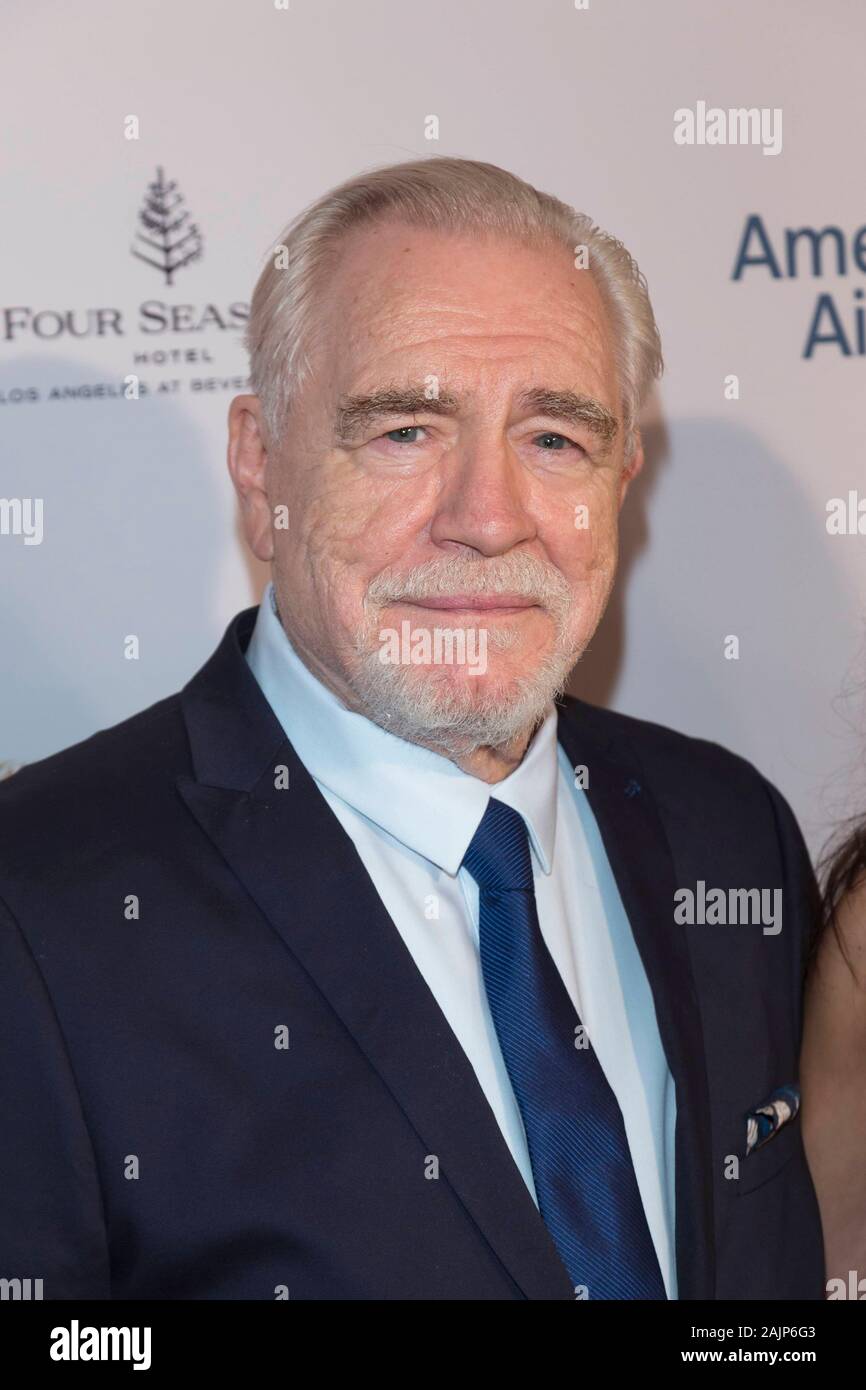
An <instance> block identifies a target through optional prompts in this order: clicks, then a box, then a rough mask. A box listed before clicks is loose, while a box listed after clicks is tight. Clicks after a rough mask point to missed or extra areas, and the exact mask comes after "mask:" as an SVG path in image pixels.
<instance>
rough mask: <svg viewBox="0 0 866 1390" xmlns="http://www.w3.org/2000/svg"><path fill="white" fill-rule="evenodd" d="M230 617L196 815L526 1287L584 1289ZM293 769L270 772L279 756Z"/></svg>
mask: <svg viewBox="0 0 866 1390" xmlns="http://www.w3.org/2000/svg"><path fill="white" fill-rule="evenodd" d="M255 615H256V610H255V609H247V610H246V611H245V612H244V613H241V614H239V615H238V617H237V618H236V619H235V620H234V622H233V623H232V624H231V625H230V627H229V629H228V631H227V633H226V636H225V638H224V639H223V642H222V644H221V645H220V647H219V648H218V650H217V652H216V653H215V654H214V656H213V657H212V658H211V660H210V661H209V662H208V663H207V665H206V666H205V667H204V668H203V669H202V671H200V672H199V673H198V675H197V676H195V677H194V678H193V679H192V681H190V683H189V685H188V686H187V687H186V688H185V689H184V691H183V694H182V703H183V709H184V715H185V718H186V722H187V729H188V732H189V737H190V745H191V749H192V754H193V766H194V769H195V776H194V777H185V776H181V777H179V778H178V790H179V792H180V795H181V796H182V797H183V799H184V801H185V802H186V805H187V806H188V808H189V810H190V811H191V813H192V814H193V816H194V817H195V818H196V820H197V821H198V823H199V825H200V826H201V827H202V829H203V830H204V831H205V833H206V834H207V835H208V836H209V837H210V839H211V840H212V841H213V843H214V844H215V845H216V847H217V849H218V850H219V852H220V854H221V855H222V856H223V858H224V859H225V860H226V862H227V863H228V864H229V866H230V867H231V868H232V870H233V872H234V873H235V874H236V876H237V878H238V879H239V880H240V882H241V883H243V885H244V886H245V888H246V889H247V891H248V892H249V894H250V896H251V897H252V898H253V900H254V901H255V902H256V903H257V905H258V906H259V908H260V909H261V911H262V912H263V913H264V915H265V916H266V917H267V919H268V920H269V921H270V922H271V924H272V925H273V927H274V928H275V929H276V931H277V932H279V934H280V936H281V937H282V939H283V940H284V942H285V944H286V946H287V947H288V949H289V950H290V951H291V952H292V953H293V955H294V956H295V957H296V958H297V959H298V960H299V961H300V963H301V964H302V965H303V967H304V968H305V969H306V971H307V972H308V974H309V975H310V977H311V978H312V980H313V981H314V982H315V984H316V985H317V987H318V988H319V989H320V990H321V991H322V993H323V995H324V996H325V997H326V998H327V1000H328V1001H329V1003H330V1005H331V1007H332V1008H333V1010H334V1013H335V1014H336V1015H337V1017H338V1018H339V1019H340V1020H341V1021H342V1023H343V1025H344V1026H345V1027H346V1028H347V1030H348V1031H349V1033H350V1034H351V1035H352V1036H353V1037H354V1039H355V1040H356V1042H357V1043H358V1046H359V1047H360V1048H361V1049H362V1050H363V1052H364V1053H365V1055H366V1057H367V1058H368V1060H369V1062H370V1064H371V1066H373V1067H374V1068H375V1070H376V1071H377V1072H378V1074H379V1076H380V1077H381V1078H382V1080H383V1081H384V1083H385V1085H386V1086H387V1087H388V1089H389V1091H390V1092H391V1094H392V1096H393V1097H394V1099H395V1101H396V1102H397V1104H398V1105H399V1106H400V1107H401V1109H402V1110H403V1112H404V1113H405V1115H406V1117H407V1119H408V1121H409V1123H410V1124H411V1125H412V1127H413V1128H414V1130H415V1131H416V1133H417V1134H418V1136H419V1140H420V1143H421V1144H422V1145H423V1149H424V1152H425V1153H429V1154H435V1155H437V1157H438V1159H439V1163H440V1172H441V1174H442V1176H443V1178H444V1179H445V1180H447V1181H448V1182H449V1184H450V1185H451V1187H452V1188H453V1190H454V1191H455V1193H456V1194H457V1197H458V1198H459V1200H460V1201H461V1202H462V1204H463V1206H464V1207H465V1209H466V1211H467V1212H468V1213H469V1215H470V1216H471V1218H472V1219H473V1220H474V1221H475V1223H476V1224H477V1226H478V1227H479V1229H480V1230H481V1232H482V1233H483V1235H484V1237H485V1238H486V1240H487V1241H488V1243H489V1245H490V1246H491V1247H492V1249H493V1250H494V1251H495V1253H496V1255H497V1256H498V1257H499V1259H500V1260H501V1262H502V1264H503V1265H504V1266H505V1268H506V1269H507V1270H508V1272H509V1274H510V1275H511V1277H512V1279H513V1280H514V1282H515V1284H516V1285H517V1287H518V1288H519V1289H520V1290H521V1291H522V1293H523V1294H525V1296H526V1297H527V1298H530V1299H570V1298H573V1291H572V1289H571V1284H570V1280H569V1278H568V1274H567V1273H566V1270H565V1267H564V1266H563V1264H562V1262H561V1260H560V1258H559V1255H558V1253H557V1251H556V1247H555V1245H554V1243H553V1241H552V1239H551V1237H550V1235H549V1233H548V1231H547V1227H546V1226H545V1225H544V1222H543V1221H542V1220H541V1217H540V1216H539V1214H538V1211H537V1208H536V1206H535V1204H534V1202H533V1201H532V1198H531V1197H530V1195H529V1192H528V1190H527V1188H526V1185H525V1183H524V1181H523V1179H522V1177H521V1175H520V1172H519V1169H518V1168H517V1166H516V1164H515V1163H514V1161H513V1159H512V1157H511V1153H510V1151H509V1149H508V1146H507V1145H506V1143H505V1140H504V1139H503V1137H502V1134H501V1132H500V1130H499V1126H498V1125H497V1123H496V1119H495V1117H494V1115H493V1112H492V1110H491V1109H490V1106H489V1104H488V1102H487V1100H486V1097H485V1096H484V1093H483V1091H482V1089H481V1087H480V1085H479V1083H478V1080H477V1077H476V1076H475V1073H474V1071H473V1070H472V1067H471V1065H470V1063H469V1061H468V1059H467V1057H466V1054H465V1053H464V1052H463V1049H462V1048H461V1047H460V1044H459V1043H458V1041H457V1039H456V1037H455V1035H454V1033H453V1032H452V1030H451V1028H450V1026H449V1025H448V1023H447V1021H446V1019H445V1016H444V1015H443V1013H442V1011H441V1009H440V1008H439V1006H438V1004H437V1003H436V1000H435V998H434V996H433V995H432V993H431V991H430V990H429V988H428V986H427V984H426V982H425V981H424V979H423V977H422V976H421V974H420V972H419V970H418V968H417V966H416V965H415V963H414V961H413V959H412V956H411V954H410V952H409V951H408V949H407V947H406V946H405V944H404V942H403V939H402V937H401V936H400V934H399V932H398V931H397V928H396V927H395V926H394V923H393V922H392V921H391V919H390V917H389V916H388V914H387V912H386V911H385V908H384V906H383V904H382V901H381V899H380V898H379V895H378V893H377V892H376V890H375V888H374V886H373V883H372V881H371V879H370V877H369V875H368V873H367V871H366V869H365V868H364V866H363V863H362V861H361V859H360V857H359V855H358V853H357V851H356V849H355V847H354V845H353V844H352V841H351V840H350V838H349V837H348V835H347V834H346V833H345V831H344V830H343V828H342V826H341V825H340V823H339V821H338V820H337V818H336V817H335V816H334V815H333V813H332V811H331V810H330V807H329V806H328V805H327V802H326V801H325V799H324V798H323V797H322V795H321V793H320V792H319V790H318V788H317V786H316V784H315V782H314V781H313V780H312V778H311V777H310V775H309V773H308V772H307V770H306V768H305V767H304V766H303V764H302V763H301V762H300V760H299V759H298V757H297V756H296V754H295V752H294V749H293V747H292V745H291V744H290V743H289V742H288V740H287V739H286V738H285V736H284V734H283V731H282V729H281V727H280V725H279V723H278V721H277V719H276V716H275V715H274V714H273V711H272V710H271V708H270V706H269V705H268V704H267V701H266V700H265V698H264V696H263V695H262V693H261V691H260V689H259V687H258V684H257V682H256V681H255V678H254V676H253V675H252V672H251V671H250V670H249V668H248V667H247V663H246V661H245V659H244V657H243V649H244V648H245V646H246V643H247V641H248V639H249V634H250V633H251V631H252V626H253V623H254V620H255ZM280 766H285V767H287V768H288V770H289V778H288V782H289V785H288V788H286V789H284V790H277V789H276V788H275V780H276V771H275V770H276V768H278V767H280Z"/></svg>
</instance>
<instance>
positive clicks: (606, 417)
mask: <svg viewBox="0 0 866 1390" xmlns="http://www.w3.org/2000/svg"><path fill="white" fill-rule="evenodd" d="M516 403H517V406H518V407H519V409H521V410H523V411H524V412H526V413H527V414H532V415H546V416H548V418H549V419H552V420H559V421H562V422H563V423H564V424H567V425H582V426H584V428H586V429H588V430H590V431H591V433H592V434H594V435H595V436H596V437H597V439H598V440H599V442H600V443H601V444H604V445H608V444H610V443H612V441H613V440H614V439H615V438H616V433H617V430H618V429H619V421H618V420H617V418H616V416H615V415H614V414H613V412H612V411H611V410H609V409H608V408H607V406H606V405H602V404H601V402H600V401H597V400H594V399H593V397H592V396H584V395H581V394H580V393H579V392H577V391H553V390H549V389H548V388H547V387H543V386H538V387H534V388H533V389H532V390H529V391H522V392H521V393H520V394H519V395H518V397H517V402H516ZM459 407H460V397H459V396H456V395H454V394H453V392H450V391H440V393H439V395H438V396H435V397H428V396H427V394H426V393H425V389H424V387H423V386H415V385H409V386H405V387H386V388H384V389H382V390H379V391H371V392H370V393H369V394H366V395H358V396H344V397H343V398H342V400H341V401H340V404H339V406H338V408H337V414H336V419H335V424H334V429H335V434H336V437H337V438H338V439H340V440H344V441H346V442H349V441H351V440H352V439H355V438H357V436H358V435H359V434H360V433H361V432H362V431H363V430H364V429H366V428H367V427H368V426H369V425H371V424H373V423H374V422H375V421H376V420H379V419H381V418H382V417H384V416H388V415H424V414H427V415H455V414H456V413H457V411H458V410H459Z"/></svg>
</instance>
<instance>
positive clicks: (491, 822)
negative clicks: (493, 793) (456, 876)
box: [463, 797, 533, 892]
mask: <svg viewBox="0 0 866 1390" xmlns="http://www.w3.org/2000/svg"><path fill="white" fill-rule="evenodd" d="M463 867H464V868H465V869H467V870H468V871H469V873H470V874H471V875H472V877H473V878H474V879H475V882H476V883H477V884H478V887H479V888H482V889H483V888H490V889H496V890H498V891H499V892H509V891H511V890H513V889H524V890H525V889H530V890H531V889H532V886H533V884H532V860H531V858H530V855H529V834H528V831H527V829H526V822H525V821H524V819H523V817H522V816H521V815H520V813H519V812H518V811H515V810H513V809H512V808H511V807H510V806H506V804H505V802H504V801H496V800H495V799H494V798H493V797H491V798H490V800H489V801H488V803H487V810H486V811H485V812H484V815H483V816H482V818H481V824H480V825H479V827H478V829H477V830H476V832H475V834H474V835H473V836H472V841H471V843H470V845H469V848H468V849H467V851H466V853H465V854H464V856H463Z"/></svg>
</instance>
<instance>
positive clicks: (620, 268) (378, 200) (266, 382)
mask: <svg viewBox="0 0 866 1390" xmlns="http://www.w3.org/2000/svg"><path fill="white" fill-rule="evenodd" d="M385 219H389V220H397V221H401V222H405V223H408V224H409V225H412V226H419V227H424V228H427V229H429V230H433V231H441V232H446V233H447V232H464V231H476V232H493V233H498V234H500V235H502V236H506V237H508V236H510V237H513V238H514V239H515V240H518V241H521V242H523V243H524V244H533V243H538V242H542V243H543V242H544V241H545V240H546V241H551V240H553V241H559V242H561V243H562V244H563V245H564V246H566V247H568V249H569V251H570V252H571V254H572V255H573V256H574V255H575V253H576V250H577V248H578V247H586V252H587V265H588V272H589V273H590V274H591V275H592V276H593V279H594V281H595V284H596V286H597V287H598V290H599V292H600V294H601V297H602V300H603V302H604V304H605V306H606V308H607V310H608V313H609V315H610V318H611V322H612V325H613V330H614V343H613V352H614V358H615V361H616V365H617V371H618V376H619V386H620V392H621V397H622V403H623V412H624V419H623V428H624V431H625V436H626V439H625V458H626V460H628V459H630V457H631V455H632V453H633V450H634V446H635V442H636V441H635V437H634V431H635V427H636V424H637V417H638V414H639V411H640V408H641V405H642V404H643V402H644V399H645V397H646V393H647V391H648V390H649V387H650V385H651V383H652V382H653V380H654V379H655V378H656V377H659V376H661V373H662V370H663V361H662V352H661V341H660V338H659V332H658V328H657V326H656V322H655V316H654V314H653V310H652V305H651V303H650V298H649V293H648V291H647V285H646V280H645V278H644V276H643V275H642V274H641V272H640V270H639V269H638V266H637V263H636V262H635V260H634V258H633V257H632V256H631V255H630V253H629V252H628V251H627V250H626V248H625V247H624V246H623V244H622V242H621V241H617V239H616V238H615V237H613V236H611V235H610V234H609V233H608V232H605V231H602V230H601V228H600V227H598V226H596V224H595V223H594V222H593V221H592V219H591V218H590V217H588V216H586V214H584V213H579V212H575V210H574V209H573V208H571V207H569V206H568V204H567V203H563V202H560V200H559V199H558V198H555V197H553V196H552V195H551V194H549V193H541V192H539V190H538V189H537V188H533V186H532V185H531V184H529V183H526V182H525V181H524V180H523V179H520V178H518V177H517V176H516V175H515V174H511V173H509V172H508V171H507V170H506V169H500V168H499V167H498V166H497V165H495V164H485V163H481V162H480V161H478V160H474V159H458V158H455V157H452V156H450V155H434V156H432V157H430V158H427V159H418V160H411V161H409V162H407V163H404V164H390V165H386V166H385V167H382V168H377V169H372V170H369V171H367V172H365V173H362V174H358V175H357V176H355V177H354V178H351V179H348V180H347V181H346V182H345V183H342V184H340V185H339V186H338V187H337V188H333V189H331V190H330V192H328V193H325V194H324V195H323V196H322V197H321V198H319V199H317V201H316V202H314V203H312V204H311V205H310V206H309V207H307V208H305V209H304V210H303V211H302V212H300V213H299V214H298V215H297V216H296V217H295V218H294V219H293V220H292V221H291V222H290V223H289V225H288V227H286V229H285V230H284V232H283V233H282V236H281V237H280V239H279V242H278V244H277V247H276V248H275V249H272V250H271V251H270V252H269V254H268V259H267V262H266V264H265V268H264V269H263V271H262V273H261V275H260V276H259V279H258V281H257V283H256V287H255V290H254V291H253V298H252V304H251V306H250V318H249V323H248V326H247V332H246V336H245V342H246V346H247V350H248V351H249V354H250V377H251V381H252V387H253V390H254V391H255V393H256V394H257V395H258V396H259V398H260V400H261V403H262V413H263V416H264V429H265V435H266V440H269V441H270V442H275V441H277V440H279V438H280V436H281V434H282V431H283V428H284V426H285V422H286V420H287V417H288V413H289V411H290V409H291V405H292V402H293V400H294V399H295V395H296V393H297V392H298V391H299V389H300V388H301V386H302V385H303V383H304V382H305V381H306V380H307V379H308V377H309V375H310V374H311V372H312V370H313V361H314V359H315V355H316V351H317V347H318V343H317V337H316V329H317V326H318V325H319V324H320V322H321V317H322V316H321V314H320V313H319V312H317V300H318V297H319V294H320V287H322V286H324V285H326V284H327V282H328V270H329V268H330V267H333V265H334V262H335V259H336V258H337V257H338V256H339V251H340V243H341V240H342V239H343V237H344V236H345V235H346V234H347V233H348V232H349V231H350V230H351V229H353V228H355V227H357V226H360V225H362V224H363V223H370V222H373V221H376V220H385ZM281 247H284V248H286V250H285V251H284V252H280V248H281ZM286 252H287V253H288V254H287V255H286ZM286 261H287V264H286Z"/></svg>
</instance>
